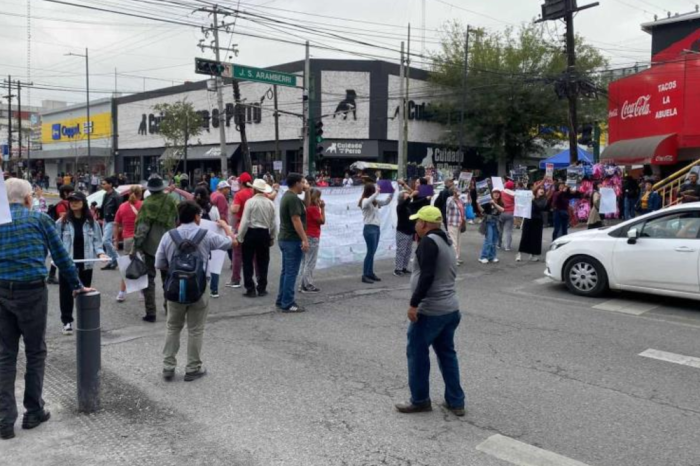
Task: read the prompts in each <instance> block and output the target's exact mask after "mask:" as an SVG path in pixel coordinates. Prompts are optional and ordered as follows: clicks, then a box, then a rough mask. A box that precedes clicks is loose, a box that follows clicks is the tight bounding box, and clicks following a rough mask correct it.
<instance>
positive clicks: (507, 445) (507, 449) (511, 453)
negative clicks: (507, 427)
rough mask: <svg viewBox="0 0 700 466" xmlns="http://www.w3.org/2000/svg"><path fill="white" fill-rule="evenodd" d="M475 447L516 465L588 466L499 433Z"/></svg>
mask: <svg viewBox="0 0 700 466" xmlns="http://www.w3.org/2000/svg"><path fill="white" fill-rule="evenodd" d="M476 449H477V450H478V451H481V452H483V453H486V454H488V455H491V456H494V457H496V458H498V459H500V460H503V461H507V462H509V463H511V464H515V465H517V466H588V465H586V464H585V463H582V462H580V461H576V460H574V459H571V458H567V457H566V456H562V455H559V454H557V453H554V452H551V451H548V450H543V449H542V448H538V447H535V446H532V445H529V444H527V443H523V442H521V441H519V440H515V439H513V438H510V437H506V436H505V435H501V434H496V435H492V436H491V437H489V438H488V439H486V441H484V442H482V443H481V444H479V445H477V447H476Z"/></svg>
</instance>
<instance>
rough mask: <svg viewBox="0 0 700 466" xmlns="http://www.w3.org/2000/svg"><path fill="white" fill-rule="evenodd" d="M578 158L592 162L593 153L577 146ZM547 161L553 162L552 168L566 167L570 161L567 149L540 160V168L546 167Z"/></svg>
mask: <svg viewBox="0 0 700 466" xmlns="http://www.w3.org/2000/svg"><path fill="white" fill-rule="evenodd" d="M578 160H579V162H587V163H590V164H592V163H593V154H591V153H590V152H588V151H585V150H583V149H581V148H580V147H579V148H578ZM548 163H553V164H554V168H566V167H568V166H569V165H571V162H570V160H569V149H566V150H564V151H561V152H559V153H558V154H556V155H553V156H551V157H550V158H548V159H545V160H543V161H541V162H540V170H545V169H546V168H547V164H548Z"/></svg>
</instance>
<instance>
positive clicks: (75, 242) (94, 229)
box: [56, 192, 109, 335]
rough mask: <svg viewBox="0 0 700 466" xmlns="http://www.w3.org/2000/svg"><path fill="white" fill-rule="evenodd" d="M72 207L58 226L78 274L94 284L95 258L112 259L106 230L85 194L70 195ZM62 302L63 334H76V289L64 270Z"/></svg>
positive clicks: (60, 298)
mask: <svg viewBox="0 0 700 466" xmlns="http://www.w3.org/2000/svg"><path fill="white" fill-rule="evenodd" d="M68 205H69V209H68V212H67V213H66V215H65V216H64V217H63V218H62V219H59V220H57V221H56V229H57V230H58V234H59V236H60V237H61V240H62V242H63V247H64V248H66V251H68V254H69V255H70V257H72V258H73V260H74V261H76V262H77V263H76V267H77V269H78V276H79V277H80V282H81V283H82V284H83V286H86V287H88V288H89V287H90V285H91V284H92V268H93V262H94V260H95V259H97V258H100V259H105V260H108V259H109V256H107V255H106V254H105V251H104V249H103V246H102V230H101V229H100V225H99V224H98V223H97V222H96V221H95V219H93V218H92V215H91V214H90V208H89V207H88V204H87V198H86V197H85V194H83V193H81V192H74V193H72V194H71V195H70V196H68ZM58 284H59V288H58V290H59V302H60V306H61V322H62V323H63V334H64V335H72V334H73V302H74V301H73V289H72V288H71V286H70V283H69V282H68V279H67V278H66V277H65V276H64V274H63V273H59V274H58Z"/></svg>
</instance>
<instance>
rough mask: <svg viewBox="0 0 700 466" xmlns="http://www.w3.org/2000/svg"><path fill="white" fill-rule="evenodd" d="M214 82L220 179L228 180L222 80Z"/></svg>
mask: <svg viewBox="0 0 700 466" xmlns="http://www.w3.org/2000/svg"><path fill="white" fill-rule="evenodd" d="M217 11H218V7H214V28H213V32H214V52H215V53H216V61H217V62H219V63H221V58H220V56H221V54H220V53H219V23H218V15H217ZM215 80H216V106H217V108H218V109H219V147H220V149H221V175H222V179H224V180H226V179H228V155H227V153H226V126H225V121H226V119H225V118H226V116H225V115H224V95H223V87H224V80H223V79H222V78H221V76H215Z"/></svg>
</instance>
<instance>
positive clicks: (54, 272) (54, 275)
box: [49, 265, 56, 278]
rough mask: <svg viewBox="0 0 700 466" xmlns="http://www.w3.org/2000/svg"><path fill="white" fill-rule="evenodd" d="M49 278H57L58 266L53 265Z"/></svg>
mask: <svg viewBox="0 0 700 466" xmlns="http://www.w3.org/2000/svg"><path fill="white" fill-rule="evenodd" d="M49 278H56V266H55V265H52V266H51V269H50V270H49Z"/></svg>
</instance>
